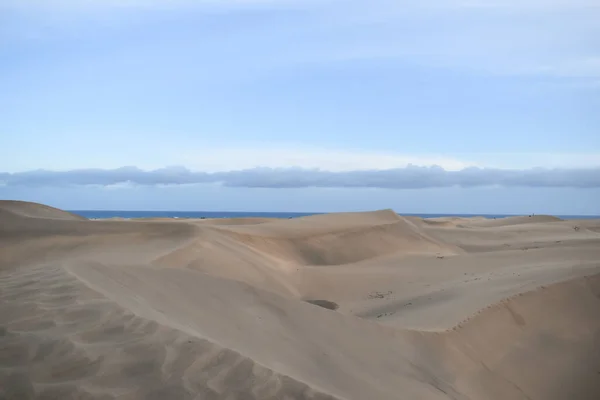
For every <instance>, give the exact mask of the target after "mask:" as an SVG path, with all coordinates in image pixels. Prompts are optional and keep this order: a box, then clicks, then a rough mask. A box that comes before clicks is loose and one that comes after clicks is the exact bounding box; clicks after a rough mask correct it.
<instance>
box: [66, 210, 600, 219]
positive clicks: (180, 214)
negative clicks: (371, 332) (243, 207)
mask: <svg viewBox="0 0 600 400" xmlns="http://www.w3.org/2000/svg"><path fill="white" fill-rule="evenodd" d="M68 211H69V212H72V213H75V214H78V215H81V216H83V217H86V218H90V219H105V218H161V217H168V218H240V217H259V218H298V217H304V216H308V215H317V214H323V213H299V212H244V211H117V210H115V211H109V210H101V211H100V210H68ZM398 214H400V215H408V216H415V217H421V218H437V217H486V218H504V217H513V216H515V215H514V214H513V215H510V214H411V213H401V212H400V213H398ZM557 217H559V218H562V219H593V218H600V216H593V215H557Z"/></svg>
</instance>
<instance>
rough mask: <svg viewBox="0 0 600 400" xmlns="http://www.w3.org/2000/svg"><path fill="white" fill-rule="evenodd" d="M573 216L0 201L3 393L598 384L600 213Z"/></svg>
mask: <svg viewBox="0 0 600 400" xmlns="http://www.w3.org/2000/svg"><path fill="white" fill-rule="evenodd" d="M574 224H575V223H574V222H572V221H561V220H558V219H556V218H554V217H545V216H543V217H538V216H536V217H518V218H507V219H506V220H504V221H503V220H502V219H497V220H485V219H481V218H475V219H457V218H437V219H432V220H422V219H419V218H415V217H402V216H399V215H397V214H396V213H394V212H393V211H391V210H382V211H376V212H368V213H343V214H342V213H341V214H329V215H316V216H310V217H302V218H295V219H291V220H270V219H231V220H193V219H190V220H187V219H186V220H168V219H166V220H163V219H154V220H138V221H134V220H132V221H118V220H113V221H88V220H86V219H84V218H80V217H78V216H74V215H72V214H69V213H66V212H63V211H61V210H57V209H53V208H50V207H46V206H43V205H39V204H33V203H25V202H3V201H0V300H1V301H0V398H16V399H29V398H32V399H33V398H64V399H69V398H96V399H111V398H119V399H148V398H156V399H162V398H173V399H237V398H249V399H271V398H278V399H279V398H281V399H284V398H289V399H340V400H342V399H348V400H350V399H357V400H360V399H367V398H373V399H397V398H400V397H401V398H409V399H426V400H437V399H440V400H441V399H462V400H475V399H482V400H483V399H492V400H493V399H498V400H500V399H508V400H512V399H515V400H516V399H540V400H546V399H551V400H552V399H556V400H559V399H565V398H577V399H583V400H587V399H590V400H592V399H597V398H598V396H600V379H598V376H599V375H598V374H599V373H600V353H598V346H597V344H598V338H600V261H599V260H600V234H599V232H600V230H599V228H600V221H598V220H589V221H584V222H581V221H578V222H577V225H574ZM573 226H577V228H578V229H574V228H573Z"/></svg>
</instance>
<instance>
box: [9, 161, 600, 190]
mask: <svg viewBox="0 0 600 400" xmlns="http://www.w3.org/2000/svg"><path fill="white" fill-rule="evenodd" d="M0 182H2V183H3V184H4V185H5V186H7V187H11V186H28V187H32V186H33V187H40V186H65V185H66V186H71V185H77V186H81V185H101V186H105V187H110V188H114V187H131V186H135V185H144V186H148V185H151V186H164V185H189V184H207V183H211V184H221V185H224V186H228V187H245V188H281V189H284V188H308V187H320V188H383V189H424V188H442V187H466V188H468V187H481V186H503V187H532V188H550V187H555V188H567V187H568V188H600V168H581V169H546V168H532V169H523V170H503V169H491V168H477V167H470V168H465V169H462V170H459V171H449V170H445V169H444V168H442V167H440V166H430V167H418V166H414V165H409V166H407V167H405V168H396V169H388V170H356V171H342V172H333V171H323V170H317V169H312V170H309V169H303V168H253V169H246V170H238V171H227V172H213V173H209V172H202V171H201V172H194V171H190V170H189V169H187V168H184V167H168V168H161V169H157V170H153V171H144V170H141V169H139V168H136V167H122V168H117V169H80V170H71V171H47V170H36V171H27V172H17V173H0Z"/></svg>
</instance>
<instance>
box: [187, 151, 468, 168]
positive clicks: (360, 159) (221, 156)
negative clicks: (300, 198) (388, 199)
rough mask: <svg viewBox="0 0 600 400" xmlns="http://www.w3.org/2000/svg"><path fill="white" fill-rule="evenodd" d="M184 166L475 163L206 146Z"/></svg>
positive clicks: (447, 165) (376, 154)
mask: <svg viewBox="0 0 600 400" xmlns="http://www.w3.org/2000/svg"><path fill="white" fill-rule="evenodd" d="M179 159H180V162H183V163H184V164H185V165H186V166H187V167H189V168H192V169H194V170H201V171H207V172H216V171H229V170H243V169H251V168H257V167H266V168H293V167H297V168H305V169H321V170H326V171H334V172H339V171H353V170H357V169H360V170H368V169H373V170H384V169H392V168H403V167H406V166H407V165H409V164H412V165H418V166H432V165H439V166H441V167H443V168H444V169H446V170H449V171H455V170H459V169H463V168H466V167H470V166H476V165H477V164H475V163H473V162H469V161H466V160H459V159H456V158H453V157H445V156H439V155H403V154H397V153H391V152H389V153H386V152H377V151H364V150H360V151H349V150H328V149H322V148H307V147H304V148H302V147H300V148H297V149H290V148H268V147H267V148H253V149H248V148H245V149H244V148H206V149H202V150H200V151H197V152H194V153H190V152H186V151H184V152H182V154H181V155H180V157H179Z"/></svg>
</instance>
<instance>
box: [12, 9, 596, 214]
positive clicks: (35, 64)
mask: <svg viewBox="0 0 600 400" xmlns="http://www.w3.org/2000/svg"><path fill="white" fill-rule="evenodd" d="M599 38H600V3H598V2H597V1H596V0H593V1H592V0H575V1H567V0H522V1H516V0H506V1H477V0H470V1H469V0H448V1H444V2H442V1H430V0H425V1H418V2H417V1H405V2H401V1H377V2H368V1H364V0H363V1H356V0H346V1H342V0H320V1H317V0H279V1H272V0H246V1H244V0H220V1H216V0H205V1H201V0H200V1H191V0H173V1H166V0H146V1H140V0H130V1H126V0H125V1H116V0H104V1H100V0H90V1H85V2H82V1H75V0H45V1H41V0H39V1H34V0H19V1H16V0H6V1H3V2H2V4H0V59H1V60H2V62H0V88H2V90H0V110H2V111H1V114H2V117H1V118H0V144H1V145H0V198H11V199H23V200H31V201H38V202H43V203H47V204H51V205H54V206H58V207H62V208H70V209H89V208H94V209H185V210H242V211H243V210H247V211H349V210H367V209H374V208H388V207H389V208H394V209H395V210H396V211H398V212H431V213H444V212H447V213H530V212H536V213H553V214H600V112H598V110H600V39H599ZM407 166H408V167H407Z"/></svg>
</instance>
